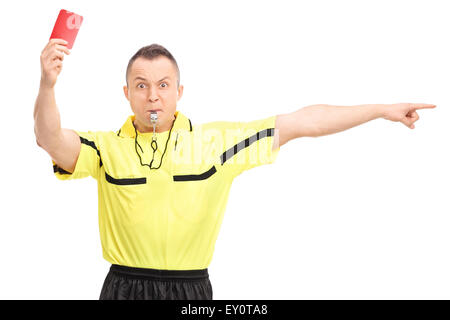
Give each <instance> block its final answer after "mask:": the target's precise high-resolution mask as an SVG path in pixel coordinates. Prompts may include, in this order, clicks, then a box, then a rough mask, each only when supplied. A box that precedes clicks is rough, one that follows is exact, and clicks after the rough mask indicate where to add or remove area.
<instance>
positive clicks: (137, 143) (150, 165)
mask: <svg viewBox="0 0 450 320" xmlns="http://www.w3.org/2000/svg"><path fill="white" fill-rule="evenodd" d="M174 123H175V119H174V120H173V121H172V126H171V127H170V131H169V136H168V137H167V140H166V146H165V147H164V152H163V154H162V156H161V161H160V163H159V166H157V167H152V164H153V161H154V159H155V152H156V150H158V142H157V141H156V134H155V124H154V125H153V136H152V142H151V143H150V146H151V147H152V149H153V155H152V160H151V161H150V163H149V164H147V163H142V158H141V155H140V154H139V152H138V150H137V146H139V148H140V149H141V151H142V153H144V150H143V149H142V147H141V145H140V144H139V142H138V141H137V130H136V126H134V124H133V126H134V132H135V138H134V141H135V143H134V147H135V149H136V154H137V155H138V156H139V161H140V163H141V166H148V167H149V169H159V168H160V167H161V164H162V161H163V158H164V155H165V154H166V150H167V144H168V142H169V140H170V134H171V132H172V128H173V125H174Z"/></svg>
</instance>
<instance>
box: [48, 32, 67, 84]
mask: <svg viewBox="0 0 450 320" xmlns="http://www.w3.org/2000/svg"><path fill="white" fill-rule="evenodd" d="M66 46H67V41H66V40H63V39H50V41H49V42H48V43H47V45H46V46H45V48H44V50H42V52H41V86H44V87H46V88H53V87H54V86H55V83H56V79H57V78H58V75H59V73H60V72H61V70H62V63H63V60H64V54H70V50H69V49H68V48H67V47H66Z"/></svg>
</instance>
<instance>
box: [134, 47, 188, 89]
mask: <svg viewBox="0 0 450 320" xmlns="http://www.w3.org/2000/svg"><path fill="white" fill-rule="evenodd" d="M160 56H163V57H166V58H168V59H169V60H170V61H172V63H173V65H174V66H175V68H176V70H177V89H178V88H179V86H180V69H178V64H177V61H176V60H175V58H174V57H173V56H172V54H171V53H170V52H169V50H167V49H166V48H164V47H163V46H161V45H159V44H157V43H153V44H151V45H149V46H145V47H142V48H140V49H139V50H138V51H137V52H136V53H135V54H134V56H132V57H131V59H130V61H129V62H128V66H127V74H126V81H127V86H128V74H129V73H130V70H131V66H132V65H133V62H134V60H136V59H137V58H139V57H143V58H146V59H149V60H153V59H155V58H157V57H160Z"/></svg>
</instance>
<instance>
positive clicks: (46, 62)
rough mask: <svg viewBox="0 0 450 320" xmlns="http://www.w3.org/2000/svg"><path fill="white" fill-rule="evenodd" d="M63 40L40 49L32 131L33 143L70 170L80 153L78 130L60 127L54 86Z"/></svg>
mask: <svg viewBox="0 0 450 320" xmlns="http://www.w3.org/2000/svg"><path fill="white" fill-rule="evenodd" d="M63 41H64V40H60V39H52V40H50V41H49V43H48V44H47V46H46V47H45V48H44V50H43V51H42V53H41V71H42V74H41V82H40V87H39V94H38V96H37V99H36V103H35V106H34V114H33V116H34V133H35V135H36V143H37V144H38V146H40V147H41V148H43V149H44V150H45V151H47V152H48V154H49V155H50V156H51V157H52V159H53V161H55V163H56V164H57V165H58V166H59V167H61V168H62V169H64V170H66V171H68V172H73V170H74V169H75V165H76V162H77V159H78V155H79V154H80V149H81V142H80V137H79V136H78V134H77V133H76V132H75V131H73V130H69V129H62V128H61V120H60V116H59V111H58V108H57V106H56V101H55V90H54V86H55V83H56V78H57V76H58V75H59V73H60V72H61V69H62V61H63V59H64V52H65V53H67V54H69V53H70V52H69V51H68V49H67V48H66V47H65V46H64V45H63Z"/></svg>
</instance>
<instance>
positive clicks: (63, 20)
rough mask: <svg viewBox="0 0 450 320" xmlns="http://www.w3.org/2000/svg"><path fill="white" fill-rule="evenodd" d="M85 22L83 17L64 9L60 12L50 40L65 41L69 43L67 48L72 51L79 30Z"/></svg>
mask: <svg viewBox="0 0 450 320" xmlns="http://www.w3.org/2000/svg"><path fill="white" fill-rule="evenodd" d="M82 22H83V17H82V16H80V15H78V14H76V13H74V12H70V11H67V10H64V9H61V11H59V15H58V18H57V19H56V23H55V26H54V27H53V31H52V34H51V36H50V39H55V38H56V39H64V40H66V41H68V42H69V43H68V44H67V48H69V49H72V47H73V43H74V42H75V38H76V37H77V34H78V30H79V29H80V27H81V23H82Z"/></svg>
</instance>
